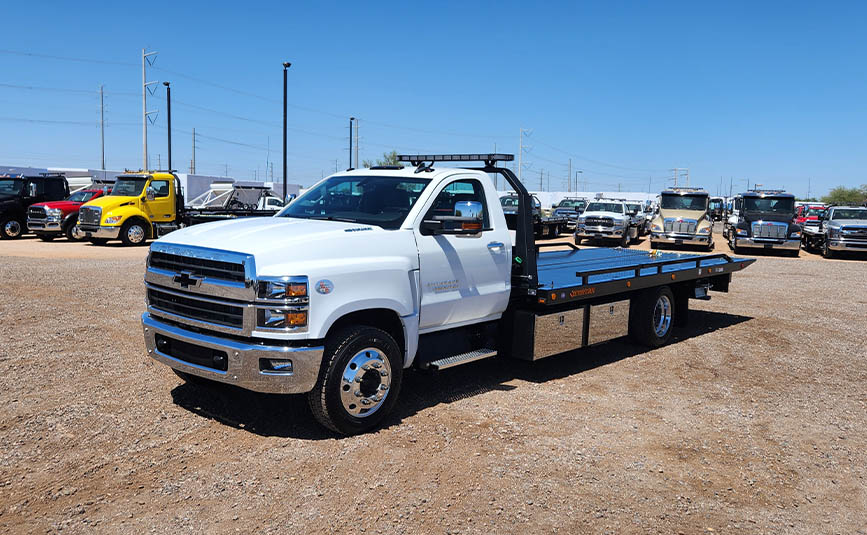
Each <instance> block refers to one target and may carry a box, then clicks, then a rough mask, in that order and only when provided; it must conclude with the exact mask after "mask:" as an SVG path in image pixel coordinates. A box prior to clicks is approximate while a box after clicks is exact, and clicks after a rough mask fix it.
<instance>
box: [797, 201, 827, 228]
mask: <svg viewBox="0 0 867 535" xmlns="http://www.w3.org/2000/svg"><path fill="white" fill-rule="evenodd" d="M825 210H827V206H825V205H824V204H802V205H800V206H798V207H797V208H796V209H795V223H796V224H798V225H801V228H802V229H805V228H806V227H818V226H819V223H820V222H821V220H822V217H823V216H824V215H825Z"/></svg>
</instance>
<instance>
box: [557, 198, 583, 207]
mask: <svg viewBox="0 0 867 535" xmlns="http://www.w3.org/2000/svg"><path fill="white" fill-rule="evenodd" d="M585 206H587V201H580V200H576V199H563V200H562V201H560V204H558V205H557V208H583V207H585Z"/></svg>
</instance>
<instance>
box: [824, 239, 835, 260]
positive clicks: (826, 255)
mask: <svg viewBox="0 0 867 535" xmlns="http://www.w3.org/2000/svg"><path fill="white" fill-rule="evenodd" d="M822 257H823V258H834V250H833V249H831V248H830V247H829V246H828V240H827V238H826V239H825V241H824V242H822Z"/></svg>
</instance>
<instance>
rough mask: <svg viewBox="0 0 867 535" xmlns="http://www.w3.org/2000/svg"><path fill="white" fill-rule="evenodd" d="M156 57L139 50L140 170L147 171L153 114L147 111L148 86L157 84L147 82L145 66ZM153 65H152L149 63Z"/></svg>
mask: <svg viewBox="0 0 867 535" xmlns="http://www.w3.org/2000/svg"><path fill="white" fill-rule="evenodd" d="M155 55H157V52H147V51H146V50H145V49H144V48H142V49H141V114H142V117H141V138H142V139H141V142H142V170H143V171H147V170H148V115H150V114H152V113H155V112H152V111H148V86H149V85H153V84H155V83H157V82H148V81H147V72H146V70H145V66H146V65H147V64H148V63H151V61H150V60H149V59H148V58H149V57H150V56H155ZM151 65H153V63H151Z"/></svg>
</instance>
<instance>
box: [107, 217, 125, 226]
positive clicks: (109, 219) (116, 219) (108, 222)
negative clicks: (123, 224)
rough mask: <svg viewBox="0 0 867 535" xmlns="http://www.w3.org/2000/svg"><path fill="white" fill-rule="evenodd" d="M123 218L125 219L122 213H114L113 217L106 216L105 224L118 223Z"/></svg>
mask: <svg viewBox="0 0 867 535" xmlns="http://www.w3.org/2000/svg"><path fill="white" fill-rule="evenodd" d="M121 219H123V216H122V215H113V216H111V217H106V218H105V224H106V225H114V224H115V223H117V222H118V221H120V220H121Z"/></svg>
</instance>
